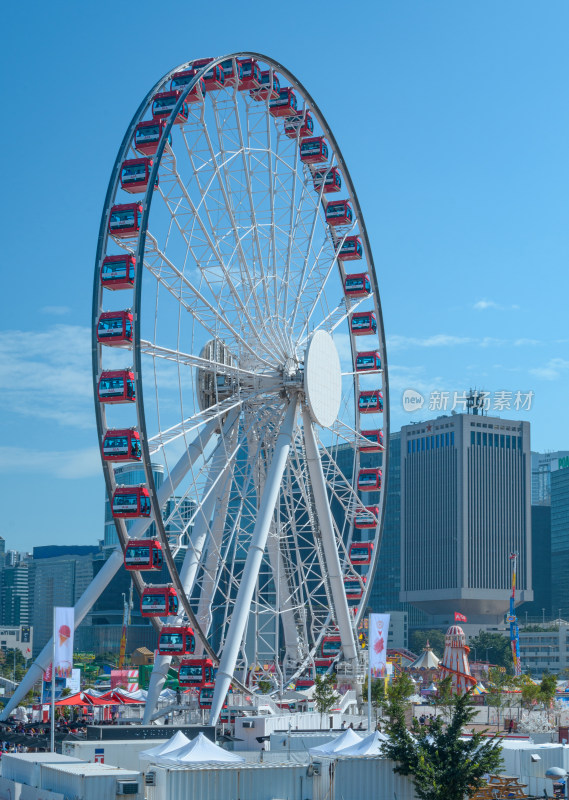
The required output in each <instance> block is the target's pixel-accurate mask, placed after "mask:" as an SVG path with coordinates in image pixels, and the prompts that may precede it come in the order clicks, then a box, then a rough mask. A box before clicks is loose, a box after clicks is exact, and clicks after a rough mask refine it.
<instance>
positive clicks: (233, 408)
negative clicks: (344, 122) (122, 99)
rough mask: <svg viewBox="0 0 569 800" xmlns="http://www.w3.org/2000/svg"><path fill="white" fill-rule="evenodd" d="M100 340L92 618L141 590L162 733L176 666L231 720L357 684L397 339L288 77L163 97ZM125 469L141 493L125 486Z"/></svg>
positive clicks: (197, 87) (235, 79)
mask: <svg viewBox="0 0 569 800" xmlns="http://www.w3.org/2000/svg"><path fill="white" fill-rule="evenodd" d="M330 198H333V199H330ZM352 261H357V262H358V265H357V268H356V269H355V270H354V271H353V272H351V271H350V267H351V262H352ZM92 325H93V348H92V350H93V387H94V395H95V401H96V403H95V405H96V418H97V430H98V436H99V443H100V447H101V457H102V466H103V471H104V475H105V481H106V488H107V493H108V496H109V498H111V508H112V513H113V516H114V519H115V525H116V531H117V536H118V541H119V543H120V548H117V550H116V551H115V552H113V553H112V554H111V556H110V557H109V559H108V560H107V562H106V564H105V566H104V567H103V568H102V569H101V571H100V572H99V574H98V576H97V578H96V579H95V580H94V581H93V583H92V584H91V586H90V587H89V588H88V589H87V590H86V592H85V594H84V595H83V597H81V599H80V600H79V602H78V604H77V606H76V608H75V622H76V625H78V624H79V623H80V622H81V620H82V619H83V617H84V616H85V614H86V613H87V611H88V610H89V608H90V607H91V606H92V604H93V603H94V602H95V601H96V599H97V597H98V596H99V595H100V593H101V592H102V591H103V589H104V588H105V586H107V585H108V583H109V581H110V579H111V578H112V576H113V575H114V574H115V573H116V572H117V570H118V569H120V567H121V566H122V567H123V568H124V569H126V570H128V571H129V573H130V575H131V576H132V579H133V581H134V584H135V587H136V589H137V591H138V594H139V596H140V602H141V613H142V615H143V616H147V617H149V618H150V619H151V621H152V623H153V624H154V625H155V627H156V630H157V639H158V654H157V656H156V659H155V664H154V669H153V673H152V677H151V680H150V686H149V690H148V699H147V703H146V709H145V722H146V721H149V720H150V718H151V716H152V714H153V712H154V709H155V704H156V700H157V698H158V695H159V693H160V690H161V688H162V686H163V685H164V681H165V678H166V675H167V673H168V669H169V667H170V664H171V662H172V659H175V660H177V662H178V665H179V666H178V669H179V673H178V674H179V682H180V685H181V686H188V687H194V688H196V690H199V691H200V694H199V706H200V708H208V709H210V720H211V722H212V723H214V722H216V721H217V719H218V717H219V715H220V713H221V712H222V708H223V707H224V705H225V701H226V695H227V692H228V690H229V688H230V685H231V686H233V687H234V688H236V689H237V690H239V689H241V690H242V691H245V692H247V693H248V694H251V692H252V691H254V690H255V681H258V680H260V679H263V680H265V681H267V680H268V681H270V683H271V686H272V690H273V691H274V692H276V691H278V690H279V688H280V687H282V686H286V685H289V684H290V683H291V682H295V681H297V680H300V681H303V680H304V681H305V682H310V681H311V680H312V679H313V678H314V676H315V675H317V674H325V673H326V672H330V671H331V670H332V669H334V670H335V671H336V672H337V673H338V676H339V681H340V680H341V681H342V682H343V683H344V684H350V685H354V686H356V685H357V684H358V682H359V681H361V680H362V679H363V673H364V664H363V656H364V651H362V649H361V647H360V646H359V644H358V635H357V630H358V623H359V622H360V619H361V618H362V617H363V614H364V611H365V607H366V601H367V596H368V593H369V590H370V587H371V584H372V579H373V574H374V570H375V563H376V559H377V556H378V552H379V543H380V536H381V527H382V520H383V515H384V509H385V476H386V475H387V467H388V463H387V460H388V450H387V448H388V442H389V398H388V382H387V360H386V352H385V337H384V331H383V320H382V314H381V307H380V302H379V292H378V283H377V277H376V273H375V269H374V264H373V259H372V255H371V249H370V245H369V241H368V237H367V233H366V228H365V224H364V220H363V216H362V212H361V209H360V205H359V202H358V199H357V196H356V193H355V189H354V186H353V184H352V181H351V178H350V174H349V172H348V169H347V166H346V163H345V161H344V159H343V156H342V154H341V152H340V149H339V147H338V144H337V142H336V140H335V138H334V136H333V134H332V132H331V130H330V128H329V127H328V124H327V122H326V120H325V119H324V116H323V115H322V113H321V112H320V110H319V108H318V106H317V105H316V103H315V102H314V100H313V99H312V97H311V96H310V95H309V94H308V92H307V91H306V90H305V89H304V87H303V86H302V85H301V84H300V83H299V81H298V80H297V79H296V78H295V77H294V76H293V75H292V74H291V73H290V72H289V71H288V70H287V69H286V68H284V67H283V66H282V65H280V64H278V63H277V62H276V61H274V60H273V59H271V58H268V57H266V56H263V55H259V54H256V53H237V54H233V55H229V56H225V57H223V58H215V59H212V58H208V59H200V60H198V61H190V62H187V63H185V64H181V65H180V66H178V67H176V68H175V69H173V70H172V71H171V72H169V73H168V74H166V75H165V76H164V77H163V78H161V79H160V80H159V81H158V82H157V83H156V85H155V86H154V87H152V89H151V90H150V91H149V93H148V94H147V95H146V97H145V98H144V100H143V101H142V103H141V104H140V106H139V108H138V110H137V112H136V113H135V115H134V117H133V119H132V121H131V123H130V125H129V126H128V128H127V130H126V133H125V136H124V139H123V142H122V144H121V146H120V148H119V152H118V155H117V158H116V161H115V164H114V166H113V169H112V173H111V179H110V182H109V187H108V191H107V196H106V199H105V203H104V207H103V213H102V219H101V227H100V232H99V239H98V249H97V257H96V266H95V282H94V294H93V317H92ZM384 402H385V405H384ZM362 415H365V418H364V419H365V424H362V422H363V421H362V419H361V417H362ZM368 453H381V461H382V464H381V467H382V468H381V469H378V468H370V467H369V466H368V465H369V459H368V462H366V461H365V458H364V460H363V464H361V463H360V462H361V458H362V455H363V456H366V454H368ZM125 463H133V464H137V483H136V484H133V485H121V484H119V483H118V482H117V475H116V473H115V470H114V467H115V465H117V464H125ZM156 463H157V464H160V465H161V466H162V467H163V470H164V480H163V482H162V484H161V485H160V486H157V485H156V482H155V478H154V474H153V465H154V464H156ZM376 463H377V462H376ZM382 477H383V480H382ZM188 507H191V509H192V511H191V514H187V513H185V514H183V513H182V511H181V509H187V508H188ZM180 519H182V520H183V525H182V526H181V529H180V530H178V529H177V528H176V533H174V534H173V533H172V532H171V531H172V529H173V528H175V526H173V525H171V524H170V523H171V522H172V520H178V521H179V520H180ZM178 554H179V557H178V558H177V559H176V561H175V557H176V556H177V555H178ZM180 562H181V567H180V568H179V569H178V567H177V566H176V564H177V563H180ZM50 648H51V644H50V643H48V645H46V648H44V650H43V651H42V653H41V654H40V656H39V657H38V658H37V659H36V661H35V662H34V665H33V666H32V667H31V669H30V671H29V672H28V675H27V676H26V677H25V678H24V680H23V681H22V683H21V685H20V688H19V690H18V691H17V692H16V694H15V695H14V698H13V702H11V703H9V704H8V706H7V707H6V709H5V711H4V715H7V714H9V713H10V711H11V708H12V707H13V706H14V705H15V704H17V703H18V702H19V700H20V697H21V696H23V695H25V694H26V693H27V691H29V689H30V688H31V686H32V685H33V683H34V682H35V681H36V680H38V679H39V678H40V677H41V674H42V671H43V670H45V669H46V668H47V666H48V663H49V660H50V652H51V650H50ZM253 675H254V676H255V679H254V680H253V679H252V677H251V676H253Z"/></svg>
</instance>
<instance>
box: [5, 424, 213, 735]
mask: <svg viewBox="0 0 569 800" xmlns="http://www.w3.org/2000/svg"><path fill="white" fill-rule="evenodd" d="M217 424H218V423H217V420H214V421H212V422H210V423H208V424H207V425H206V426H204V428H203V429H202V431H201V432H200V433H199V434H198V435H197V436H196V437H195V439H194V440H193V441H192V442H191V443H190V445H189V446H188V448H187V450H186V451H185V453H184V454H183V455H182V457H181V458H180V460H179V461H178V462H177V464H176V465H175V466H174V468H173V469H172V472H171V473H170V476H169V478H168V480H167V481H165V482H164V483H163V484H162V486H161V487H160V489H159V490H158V493H157V494H158V504H159V505H160V507H162V506H163V505H164V503H165V502H166V501H167V500H168V498H169V497H170V496H171V495H172V494H173V492H174V490H175V489H176V488H177V486H178V485H179V483H180V481H181V480H182V478H183V477H184V475H185V474H186V473H187V471H188V469H189V468H190V467H191V465H192V464H193V463H194V461H196V460H197V458H198V456H200V455H201V453H202V452H203V448H204V447H205V445H206V444H207V442H208V441H209V439H210V437H211V436H212V435H213V433H214V432H215V428H216V425H217ZM151 524H152V518H151V517H149V518H147V519H138V520H136V521H135V522H134V524H133V525H132V527H131V529H130V531H129V537H130V538H131V539H137V538H140V537H141V536H143V535H144V533H145V532H146V531H147V530H148V528H149V527H150V525H151ZM123 563H124V561H123V554H122V550H121V549H120V547H117V549H116V550H114V551H113V552H112V553H111V555H110V556H109V558H108V559H107V560H106V562H105V565H104V566H103V567H102V569H101V570H100V571H99V573H98V574H97V575H96V576H95V578H94V579H93V580H92V581H91V583H90V584H89V586H88V587H87V588H86V589H85V591H84V592H83V594H82V595H81V597H80V598H79V600H78V601H77V604H76V606H75V609H74V619H75V627H76V628H77V627H78V626H79V625H80V624H81V622H82V621H83V619H84V617H85V616H86V615H87V613H88V612H89V611H90V610H91V608H92V607H93V605H94V604H95V603H96V602H97V600H98V599H99V597H100V596H101V594H102V593H103V592H104V590H105V589H106V588H107V586H108V585H109V583H110V582H111V580H112V579H113V578H114V576H115V575H116V574H117V572H118V571H119V569H120V568H121V566H122V565H123ZM51 658H52V639H50V640H49V641H48V642H47V644H46V645H45V647H44V648H43V650H42V651H41V653H40V654H39V656H38V657H37V658H36V659H35V661H34V662H33V664H32V665H31V667H30V668H29V670H28V671H27V672H26V674H25V675H24V677H23V678H22V681H21V682H20V685H19V686H18V688H17V689H16V691H15V692H14V694H13V695H12V697H11V698H10V700H9V702H8V703H7V704H6V706H5V707H4V709H3V711H2V713H1V714H0V720H4V719H7V718H8V716H9V715H10V714H11V712H12V711H13V710H14V708H16V707H17V705H18V703H20V702H21V701H22V700H23V698H24V697H25V696H26V694H27V693H28V692H29V691H30V690H31V689H32V688H33V686H34V684H35V683H36V682H37V681H39V680H41V678H42V676H43V673H44V672H45V670H46V669H47V668H48V666H49V664H50V662H51Z"/></svg>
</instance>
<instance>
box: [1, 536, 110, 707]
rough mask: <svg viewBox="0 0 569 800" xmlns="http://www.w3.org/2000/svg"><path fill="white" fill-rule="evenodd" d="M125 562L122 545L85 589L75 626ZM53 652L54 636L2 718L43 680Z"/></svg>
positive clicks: (30, 669)
mask: <svg viewBox="0 0 569 800" xmlns="http://www.w3.org/2000/svg"><path fill="white" fill-rule="evenodd" d="M122 564H123V555H122V550H121V549H120V547H117V549H116V550H113V552H112V553H111V555H110V556H109V558H108V559H107V560H106V562H105V564H104V566H103V567H102V569H101V570H100V572H99V573H98V575H97V576H96V577H95V578H94V580H92V581H91V583H90V584H89V586H88V587H87V588H86V589H85V591H84V592H83V594H82V595H81V597H80V598H79V600H78V601H77V605H76V606H75V610H74V619H75V627H76V628H77V627H78V625H79V624H80V623H81V621H82V620H83V618H84V617H85V615H86V614H87V612H88V611H89V610H90V608H91V607H92V606H93V604H94V603H95V602H96V601H97V600H98V598H99V597H100V595H101V594H102V592H103V590H104V589H106V587H107V586H108V585H109V583H110V582H111V580H112V579H113V578H114V576H115V575H116V574H117V572H118V571H119V569H120V568H121V566H122ZM52 652H53V638H51V639H50V640H49V641H48V642H47V644H46V645H45V647H44V648H43V650H42V651H41V653H40V654H39V656H38V657H37V658H36V659H35V661H34V663H33V664H32V665H31V667H30V668H29V670H28V671H27V672H26V674H25V675H24V677H23V678H22V680H21V682H20V685H19V686H18V688H17V689H16V691H15V692H14V694H13V695H12V697H11V698H10V700H9V701H8V702H7V703H6V706H5V707H4V710H3V711H2V714H0V720H5V719H8V717H9V716H10V714H11V713H12V711H13V710H14V709H15V708H16V707H17V706H18V705H19V704H20V703H21V702H22V700H23V699H24V697H25V696H26V695H27V693H28V692H29V691H30V690H31V689H32V688H33V686H34V684H35V683H36V682H37V681H39V680H41V679H42V677H43V674H44V672H45V670H46V669H47V668H48V667H49V665H50V663H51V659H52Z"/></svg>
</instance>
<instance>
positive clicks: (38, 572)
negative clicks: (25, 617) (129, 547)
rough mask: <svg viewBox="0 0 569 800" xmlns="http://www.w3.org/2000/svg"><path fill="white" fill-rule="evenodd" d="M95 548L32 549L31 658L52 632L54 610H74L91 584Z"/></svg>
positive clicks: (51, 547)
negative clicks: (67, 608) (63, 607)
mask: <svg viewBox="0 0 569 800" xmlns="http://www.w3.org/2000/svg"><path fill="white" fill-rule="evenodd" d="M98 552H99V549H98V548H97V547H89V546H84V547H81V546H69V547H58V546H56V545H53V546H47V547H34V553H33V556H34V557H33V561H32V563H31V568H32V572H33V610H32V624H33V627H34V658H35V656H36V655H37V654H38V653H39V651H40V650H41V649H42V648H43V646H44V645H45V644H46V642H47V641H48V640H49V639H50V637H51V635H52V631H53V607H54V606H74V605H75V603H76V602H77V600H78V599H79V597H81V595H82V594H83V592H84V591H85V589H86V588H87V586H88V585H89V584H90V583H91V581H92V580H93V557H94V555H96V554H98Z"/></svg>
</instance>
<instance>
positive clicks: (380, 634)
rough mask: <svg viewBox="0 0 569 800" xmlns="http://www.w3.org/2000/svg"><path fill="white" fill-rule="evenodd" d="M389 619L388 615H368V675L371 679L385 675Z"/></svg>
mask: <svg viewBox="0 0 569 800" xmlns="http://www.w3.org/2000/svg"><path fill="white" fill-rule="evenodd" d="M389 617H390V615H389V614H370V615H369V673H370V675H371V677H372V678H384V677H385V675H386V671H387V667H386V664H387V637H388V635H389Z"/></svg>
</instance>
